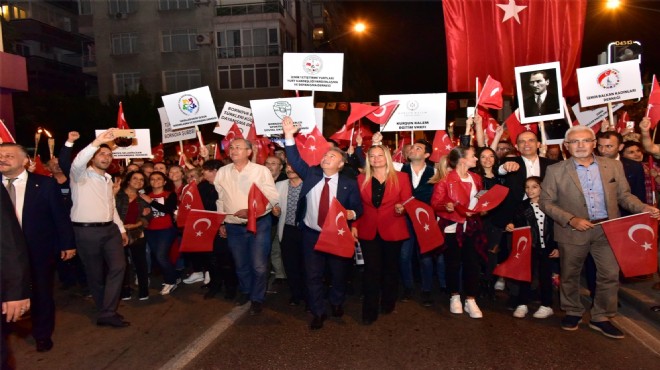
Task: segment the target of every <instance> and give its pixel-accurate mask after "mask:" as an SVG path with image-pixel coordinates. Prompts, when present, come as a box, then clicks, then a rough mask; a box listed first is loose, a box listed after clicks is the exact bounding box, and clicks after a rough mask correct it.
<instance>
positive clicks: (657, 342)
mask: <svg viewBox="0 0 660 370" xmlns="http://www.w3.org/2000/svg"><path fill="white" fill-rule="evenodd" d="M612 321H613V322H614V323H615V324H617V325H619V327H620V328H621V329H623V330H624V331H625V332H626V334H628V335H630V336H631V337H633V338H635V340H637V341H638V342H639V343H641V344H642V345H643V346H644V347H646V348H648V349H649V350H650V351H651V352H653V353H655V354H656V356H660V339H658V338H656V337H655V336H654V335H653V334H651V333H650V332H649V330H652V327H649V326H650V325H649V324H648V323H646V324H645V326H647V327H649V328H648V329H645V328H644V327H642V326H640V325H639V324H638V323H637V322H636V321H637V320H633V319H632V318H629V317H627V316H623V315H618V316H616V317H614V318H612Z"/></svg>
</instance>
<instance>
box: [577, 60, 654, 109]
mask: <svg viewBox="0 0 660 370" xmlns="http://www.w3.org/2000/svg"><path fill="white" fill-rule="evenodd" d="M576 72H577V78H578V87H579V89H580V105H581V106H582V107H583V108H585V107H591V106H594V105H600V104H605V103H614V102H619V101H623V100H630V99H637V98H641V97H643V96H644V91H643V89H642V77H641V74H640V71H639V60H637V59H636V60H629V61H627V62H619V63H610V64H601V65H598V66H594V67H586V68H578V69H577V70H576Z"/></svg>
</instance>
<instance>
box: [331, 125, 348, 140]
mask: <svg viewBox="0 0 660 370" xmlns="http://www.w3.org/2000/svg"><path fill="white" fill-rule="evenodd" d="M352 130H353V124H352V123H351V124H346V125H344V126H342V127H341V129H340V130H339V131H337V132H335V133H334V134H332V136H330V138H331V139H332V140H334V141H337V142H339V141H350V140H351V132H352Z"/></svg>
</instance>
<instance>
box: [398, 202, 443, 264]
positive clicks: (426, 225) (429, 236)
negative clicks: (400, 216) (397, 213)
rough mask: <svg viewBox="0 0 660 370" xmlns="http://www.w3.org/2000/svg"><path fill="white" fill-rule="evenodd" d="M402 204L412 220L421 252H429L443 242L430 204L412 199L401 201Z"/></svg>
mask: <svg viewBox="0 0 660 370" xmlns="http://www.w3.org/2000/svg"><path fill="white" fill-rule="evenodd" d="M403 206H404V207H405V208H406V213H407V214H408V217H410V221H411V222H412V225H413V229H414V230H415V235H416V236H417V243H419V251H420V252H421V253H426V252H429V251H431V250H433V249H435V248H437V247H439V246H441V245H442V244H443V243H444V242H445V237H444V235H442V232H441V231H440V227H439V226H438V222H437V221H436V220H435V212H434V211H433V208H431V206H430V205H428V204H426V203H424V202H421V201H419V200H417V199H412V200H409V201H407V202H405V203H403Z"/></svg>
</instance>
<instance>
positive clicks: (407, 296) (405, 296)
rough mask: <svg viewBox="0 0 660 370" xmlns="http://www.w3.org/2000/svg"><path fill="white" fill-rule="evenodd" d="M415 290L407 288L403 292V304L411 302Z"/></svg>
mask: <svg viewBox="0 0 660 370" xmlns="http://www.w3.org/2000/svg"><path fill="white" fill-rule="evenodd" d="M412 294H413V290H412V289H410V288H406V289H404V290H403V296H402V297H401V302H409V301H410V300H411V299H412Z"/></svg>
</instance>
